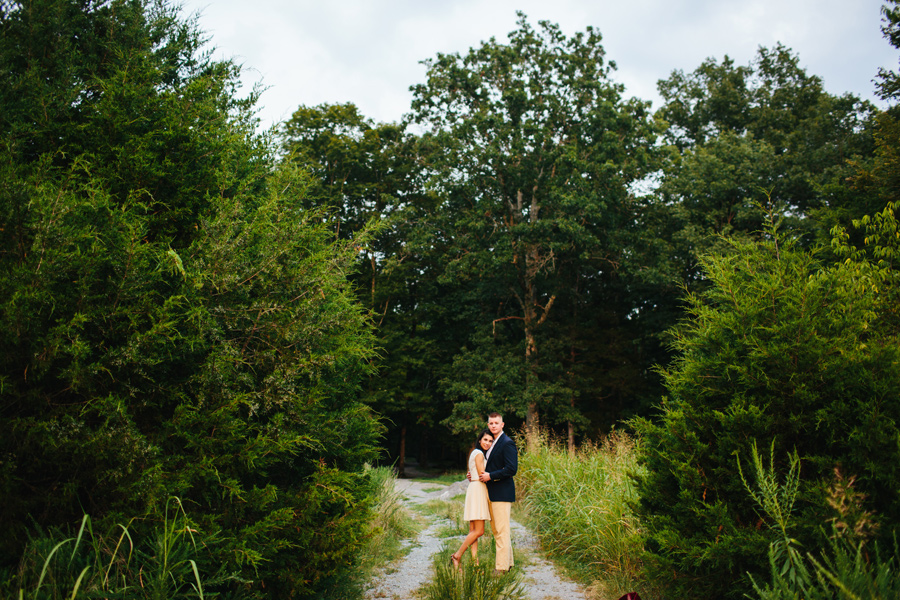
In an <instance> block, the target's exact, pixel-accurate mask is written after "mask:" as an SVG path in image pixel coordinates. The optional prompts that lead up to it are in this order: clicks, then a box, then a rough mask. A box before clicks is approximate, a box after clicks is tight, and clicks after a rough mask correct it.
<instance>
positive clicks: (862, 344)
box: [635, 216, 900, 598]
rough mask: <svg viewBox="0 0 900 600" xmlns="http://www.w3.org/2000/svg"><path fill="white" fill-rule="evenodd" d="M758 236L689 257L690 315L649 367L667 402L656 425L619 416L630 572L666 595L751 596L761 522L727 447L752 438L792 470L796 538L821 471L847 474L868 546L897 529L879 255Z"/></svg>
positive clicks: (745, 451)
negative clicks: (638, 451)
mask: <svg viewBox="0 0 900 600" xmlns="http://www.w3.org/2000/svg"><path fill="white" fill-rule="evenodd" d="M892 220H893V218H892V216H891V217H890V218H887V217H885V222H887V221H892ZM895 225H896V223H894V226H895ZM887 228H889V227H887ZM895 229H896V227H895ZM768 233H769V240H768V241H764V242H761V243H758V244H743V243H733V244H732V251H731V253H730V254H726V255H722V256H711V257H708V258H706V259H705V260H704V267H705V272H706V274H707V277H708V279H709V283H710V287H709V290H708V291H707V292H705V293H703V294H701V295H698V296H691V297H689V298H688V309H689V314H690V318H689V320H687V321H686V322H684V323H683V324H682V325H681V326H680V327H679V328H677V329H676V330H675V332H674V334H675V337H674V349H675V350H676V352H677V358H676V359H675V361H674V362H673V364H672V365H671V366H670V367H668V368H667V369H665V370H664V371H663V377H664V380H665V385H666V388H667V390H668V393H669V397H668V398H667V399H665V400H664V401H663V403H662V406H661V414H660V416H659V418H658V419H656V420H649V419H640V420H637V421H635V426H636V428H637V430H638V432H639V433H640V435H641V436H642V438H643V440H644V452H643V453H642V463H643V465H644V466H645V467H646V474H645V475H644V476H642V477H641V478H640V481H639V495H640V501H639V505H638V507H639V517H640V519H641V523H642V526H643V527H645V529H646V553H645V556H644V559H645V565H646V567H647V573H648V577H650V578H652V579H653V580H654V581H655V582H657V584H659V585H660V586H663V587H666V588H668V594H667V595H668V596H670V597H672V598H693V597H697V596H698V595H699V596H703V597H718V598H739V597H742V596H743V595H744V594H747V593H750V592H752V586H751V583H750V579H749V578H748V576H747V572H748V571H749V573H750V574H751V575H752V576H753V577H755V578H757V579H759V578H761V577H763V576H764V575H765V574H767V573H768V571H769V565H768V564H767V562H766V558H765V557H766V554H767V549H768V548H769V545H770V543H771V542H773V541H774V538H773V535H774V534H773V533H772V530H771V529H770V528H768V527H765V526H764V525H765V523H766V522H767V521H768V519H769V517H766V516H765V515H763V516H761V515H759V514H758V513H757V510H756V507H755V505H754V504H753V502H752V501H751V499H750V497H749V496H748V495H747V493H746V491H745V489H744V487H743V485H742V482H741V479H740V477H738V474H737V473H736V468H735V455H738V456H748V455H749V454H750V450H751V445H752V444H753V443H755V442H756V441H758V442H759V443H760V444H762V445H765V446H770V445H774V446H773V447H774V450H775V456H776V457H777V456H787V455H788V454H789V453H792V452H794V451H796V453H797V454H798V455H799V457H800V458H801V459H802V461H803V464H804V465H805V468H804V476H803V478H802V480H801V481H800V483H799V487H798V492H797V500H796V504H795V508H794V510H795V514H794V517H793V521H794V524H795V536H796V538H797V539H798V540H800V542H801V543H802V544H803V545H804V546H805V547H813V548H814V547H820V546H823V545H824V543H825V541H824V539H823V536H822V534H821V531H820V525H821V524H822V523H823V522H824V521H825V520H827V518H828V517H829V511H828V509H827V504H826V501H825V500H826V499H825V496H826V493H825V489H826V487H827V486H826V485H825V482H827V481H829V480H830V479H831V474H832V472H833V469H834V467H835V466H836V465H840V466H841V469H842V471H843V472H844V473H847V474H848V475H853V476H856V477H857V481H858V485H859V488H860V490H861V491H862V492H864V493H865V494H866V495H867V501H866V502H867V506H868V509H869V510H871V511H872V512H874V513H876V514H878V515H879V518H880V519H881V521H882V524H883V527H882V529H881V533H880V535H881V536H882V538H883V539H888V540H889V539H890V537H891V536H892V535H893V534H894V533H895V532H896V529H897V527H898V524H900V500H898V497H897V495H896V482H897V481H898V479H900V444H898V440H900V428H898V424H900V405H898V403H897V402H896V401H895V399H896V390H897V389H898V388H900V371H898V369H897V368H896V365H897V364H898V361H900V344H898V339H897V336H898V333H900V330H898V328H897V327H896V322H895V320H894V319H893V317H892V313H893V311H894V310H895V309H894V308H892V307H894V306H896V303H895V301H896V291H897V289H898V288H897V287H896V285H895V284H894V280H895V277H894V276H893V275H890V264H889V263H880V265H879V264H876V263H874V262H873V263H869V262H868V261H867V259H866V258H865V253H862V254H860V252H858V251H857V252H856V253H855V254H854V257H853V258H851V259H850V260H847V261H845V262H842V263H840V264H838V265H835V266H823V265H821V264H820V263H819V262H818V261H817V259H816V256H815V255H814V254H812V253H810V252H805V251H801V250H798V249H796V248H795V247H794V246H793V245H792V244H791V243H790V242H789V241H787V240H785V239H783V237H782V236H780V235H779V234H778V233H777V231H776V230H775V228H772V229H771V230H770V231H769V232H768ZM870 239H875V238H874V237H873V234H870ZM891 240H893V238H890V239H889V240H888V243H889V244H893V245H894V246H895V245H896V243H897V242H896V240H893V241H891ZM845 241H846V238H844V241H843V242H842V241H841V239H836V246H838V247H840V246H841V245H842V244H843V243H845ZM844 251H845V252H847V253H848V254H849V253H853V252H852V249H849V248H844ZM887 251H891V252H892V250H891V249H890V247H889V245H887V244H886V245H885V246H883V247H882V249H881V250H878V249H877V248H876V249H875V253H876V255H877V254H878V253H879V252H880V253H881V254H882V255H884V252H887ZM774 466H775V468H776V469H779V470H782V467H783V466H784V465H783V463H782V462H780V461H779V460H778V459H776V462H775V465H774Z"/></svg>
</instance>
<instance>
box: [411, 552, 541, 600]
mask: <svg viewBox="0 0 900 600" xmlns="http://www.w3.org/2000/svg"><path fill="white" fill-rule="evenodd" d="M482 539H484V538H482ZM479 546H480V548H479V552H478V556H479V562H480V564H478V565H476V564H475V563H474V562H472V560H471V557H470V556H469V555H468V552H466V556H465V557H464V559H463V563H462V566H461V567H460V569H459V570H454V569H453V567H451V566H450V554H451V553H452V550H451V549H450V548H444V550H443V551H442V552H439V553H438V554H436V555H435V557H436V558H435V559H434V577H433V578H432V580H431V581H430V582H429V583H427V584H425V586H423V587H422V589H421V591H420V594H421V596H422V597H423V598H424V599H425V600H521V599H522V598H524V597H525V590H524V586H523V583H522V571H521V570H519V569H516V568H513V569H510V570H509V571H507V572H505V573H503V574H496V575H495V574H494V557H493V552H492V551H491V550H490V547H491V546H493V544H486V543H484V544H479Z"/></svg>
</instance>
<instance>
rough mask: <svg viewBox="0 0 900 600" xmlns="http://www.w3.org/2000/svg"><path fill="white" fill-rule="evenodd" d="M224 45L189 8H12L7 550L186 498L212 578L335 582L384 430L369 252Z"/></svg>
mask: <svg viewBox="0 0 900 600" xmlns="http://www.w3.org/2000/svg"><path fill="white" fill-rule="evenodd" d="M201 47H202V36H201V34H200V33H199V32H198V31H197V28H196V24H195V23H194V22H192V21H189V20H188V21H185V20H183V19H182V18H181V17H180V15H179V14H178V10H177V9H175V8H173V7H171V6H170V5H168V4H167V3H165V2H148V1H143V0H109V1H97V2H76V1H69V0H34V1H27V2H11V3H5V4H3V5H2V6H0V63H2V69H0V77H2V78H3V81H2V85H0V138H2V140H3V141H2V142H0V230H2V231H3V232H4V235H3V236H2V239H0V273H3V275H2V277H0V394H2V395H0V399H2V400H0V456H2V457H3V458H2V462H0V497H2V501H0V529H2V530H3V531H4V535H3V536H2V541H0V561H2V565H3V567H6V568H8V567H11V566H12V565H14V564H15V562H16V560H17V559H18V556H19V555H20V553H21V551H22V548H23V545H24V544H25V543H26V540H27V537H28V535H29V531H28V529H27V528H28V527H30V526H31V525H32V524H34V525H35V526H37V527H39V528H47V527H57V526H60V527H61V526H65V525H66V524H67V523H72V522H75V521H79V520H80V518H81V515H82V512H83V511H84V512H88V513H90V514H91V515H92V517H93V520H94V522H95V523H97V524H98V527H101V526H105V525H111V524H113V523H116V522H127V521H128V520H129V519H130V518H132V517H138V520H137V521H135V523H134V524H133V526H132V528H133V529H135V530H136V532H137V533H140V530H141V528H142V525H141V524H142V523H147V526H146V528H147V529H152V525H150V523H152V521H153V520H154V519H156V518H158V517H159V516H160V515H161V513H162V511H164V510H165V506H166V502H167V501H168V499H169V498H170V497H171V496H177V497H179V498H180V500H181V502H182V503H183V505H184V507H185V509H186V512H187V514H188V516H189V518H190V519H191V520H192V526H193V527H195V528H196V530H197V532H198V536H200V540H199V541H209V543H208V544H205V545H203V546H202V547H203V548H204V550H203V553H204V558H203V559H202V560H201V565H200V566H201V568H202V569H204V570H209V572H211V573H215V572H219V570H220V568H222V567H223V566H224V569H225V572H227V573H229V574H231V578H230V580H229V582H228V583H225V584H222V586H221V587H222V589H220V590H210V591H221V592H226V593H230V594H232V595H237V596H246V597H263V596H266V595H272V596H275V597H286V596H290V595H293V596H296V597H305V596H309V597H318V596H319V595H320V594H321V593H322V592H323V590H325V589H327V588H329V587H330V586H332V585H333V584H334V582H335V581H338V580H340V579H341V574H342V573H344V572H345V571H346V569H347V568H348V567H349V566H350V565H352V563H353V560H354V556H355V553H356V552H357V551H358V549H359V548H360V546H361V545H362V544H363V543H364V541H365V536H366V531H367V527H366V523H367V520H368V518H369V514H368V513H369V500H368V498H369V485H368V481H367V477H366V476H365V475H364V472H363V464H364V463H365V462H366V461H370V460H372V459H374V458H375V457H376V450H375V444H376V442H377V438H378V435H379V432H380V430H379V427H378V425H377V422H376V421H375V420H374V419H373V417H372V415H371V414H370V411H369V409H368V408H367V407H366V406H365V405H363V404H361V403H360V402H359V401H358V400H357V397H358V393H359V389H360V385H361V383H362V382H363V381H364V379H365V377H366V376H367V375H368V374H369V372H370V368H371V366H370V360H371V358H372V356H373V345H374V339H373V337H372V334H371V328H370V325H369V322H368V319H367V316H366V314H365V313H364V311H363V310H362V308H361V307H360V306H359V304H358V303H357V301H356V297H355V295H354V293H353V291H352V289H351V287H350V285H349V283H348V281H347V279H346V276H345V273H346V272H348V271H350V270H351V269H352V267H353V264H354V261H355V260H356V255H357V252H356V249H355V247H354V245H353V243H350V242H346V241H341V242H335V240H334V238H333V235H332V232H331V231H330V229H329V228H328V227H327V225H325V224H324V223H323V221H322V215H321V214H319V213H316V212H312V211H308V210H306V209H305V208H304V206H303V197H304V193H305V190H306V189H307V188H308V186H309V185H310V182H309V180H308V178H307V177H306V176H305V175H304V174H302V173H300V172H299V171H297V170H295V169H292V168H289V167H287V166H284V167H281V168H276V165H275V159H274V152H273V149H272V148H270V146H269V143H268V141H267V139H266V138H265V137H261V136H258V135H256V133H255V126H256V122H255V120H254V118H253V105H254V102H255V96H254V95H251V96H250V97H249V98H245V99H239V98H237V97H236V96H235V90H236V89H237V86H238V78H237V76H238V69H237V67H235V66H234V65H233V64H232V63H230V62H214V61H212V60H210V58H209V56H208V54H205V53H202V52H201V51H200V48H201ZM367 235H368V234H367V232H360V234H359V236H358V237H357V239H356V240H354V243H356V244H364V243H366V241H365V238H366V236H367Z"/></svg>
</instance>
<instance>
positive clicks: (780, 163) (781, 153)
mask: <svg viewBox="0 0 900 600" xmlns="http://www.w3.org/2000/svg"><path fill="white" fill-rule="evenodd" d="M659 90H660V94H661V95H662V97H663V101H664V105H663V106H662V108H660V110H659V111H658V113H657V116H658V117H659V118H661V119H664V120H665V121H666V122H667V123H668V129H667V133H666V138H667V141H668V142H669V143H670V144H671V148H672V149H673V152H671V153H670V154H669V156H670V157H671V161H670V163H669V164H667V165H666V166H665V167H664V168H663V172H662V176H661V183H660V187H659V190H658V195H659V198H660V202H661V203H662V204H663V205H667V206H672V207H673V208H672V209H671V213H672V216H671V218H672V219H674V220H676V222H678V223H679V224H680V227H679V228H678V230H677V231H676V232H675V233H674V237H673V238H672V243H673V244H674V245H676V246H680V247H683V248H684V249H685V250H686V251H684V250H682V251H680V252H679V254H681V255H686V256H688V257H690V259H689V260H690V261H691V262H689V263H688V264H686V265H684V266H676V267H675V268H680V269H681V270H686V271H689V272H693V276H694V277H696V276H697V271H696V267H697V263H696V260H695V257H696V256H698V255H699V254H702V253H704V252H706V251H715V246H716V244H717V241H716V240H717V239H718V238H717V237H716V236H718V235H739V236H744V237H749V238H754V237H755V236H756V235H757V232H758V231H760V230H761V228H762V224H763V222H762V220H761V219H762V213H760V212H759V211H757V210H755V208H754V206H755V205H756V204H760V203H766V204H770V205H771V206H773V207H775V208H776V209H777V210H779V211H780V212H781V213H782V214H785V215H790V218H785V220H784V226H785V227H790V228H791V229H796V230H798V232H803V233H804V234H806V235H807V243H810V244H812V243H815V242H817V241H818V242H820V243H825V244H827V242H828V239H829V235H828V232H829V230H830V229H831V228H832V227H833V226H834V225H837V224H843V225H849V224H850V221H851V220H852V219H853V218H858V217H860V216H862V215H863V214H870V213H872V212H875V211H877V210H880V209H881V208H882V206H881V205H876V204H872V202H871V197H870V196H868V195H866V194H863V193H860V192H858V191H855V190H854V189H853V188H852V187H851V186H848V185H847V184H846V181H847V179H848V177H850V176H851V175H852V174H853V171H854V167H853V166H852V164H850V163H849V162H848V161H850V160H851V159H853V160H860V159H864V158H867V157H869V156H871V153H872V150H873V143H872V142H873V139H872V132H871V124H872V119H873V116H874V113H875V110H874V107H873V106H872V105H871V104H870V103H868V102H864V101H862V100H860V99H859V98H857V97H855V96H853V95H851V94H844V95H843V96H834V95H831V94H829V93H827V92H825V91H824V89H823V86H822V81H821V79H820V78H818V77H816V76H813V75H809V74H807V73H806V71H805V70H803V69H802V68H801V67H800V65H799V59H798V57H797V56H796V55H795V54H793V53H792V52H791V51H790V50H789V49H788V48H785V47H784V46H781V45H777V46H776V47H774V48H771V49H768V48H760V49H759V51H758V53H757V56H756V58H755V60H754V61H753V62H752V63H751V64H750V65H747V66H738V65H735V64H734V62H733V61H732V60H731V59H729V58H728V57H727V56H726V57H725V58H724V60H722V62H718V61H716V60H715V59H708V60H706V61H704V62H703V64H702V65H700V67H698V68H697V69H696V70H695V71H693V72H692V73H689V74H685V73H683V72H681V71H675V72H673V73H672V75H671V76H670V77H669V79H666V80H663V81H660V82H659Z"/></svg>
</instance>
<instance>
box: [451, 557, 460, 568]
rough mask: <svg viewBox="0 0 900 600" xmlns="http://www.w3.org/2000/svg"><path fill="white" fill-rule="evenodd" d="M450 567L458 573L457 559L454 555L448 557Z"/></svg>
mask: <svg viewBox="0 0 900 600" xmlns="http://www.w3.org/2000/svg"><path fill="white" fill-rule="evenodd" d="M450 566H451V567H453V570H454V571H459V559H458V558H456V555H455V554H451V555H450Z"/></svg>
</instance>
